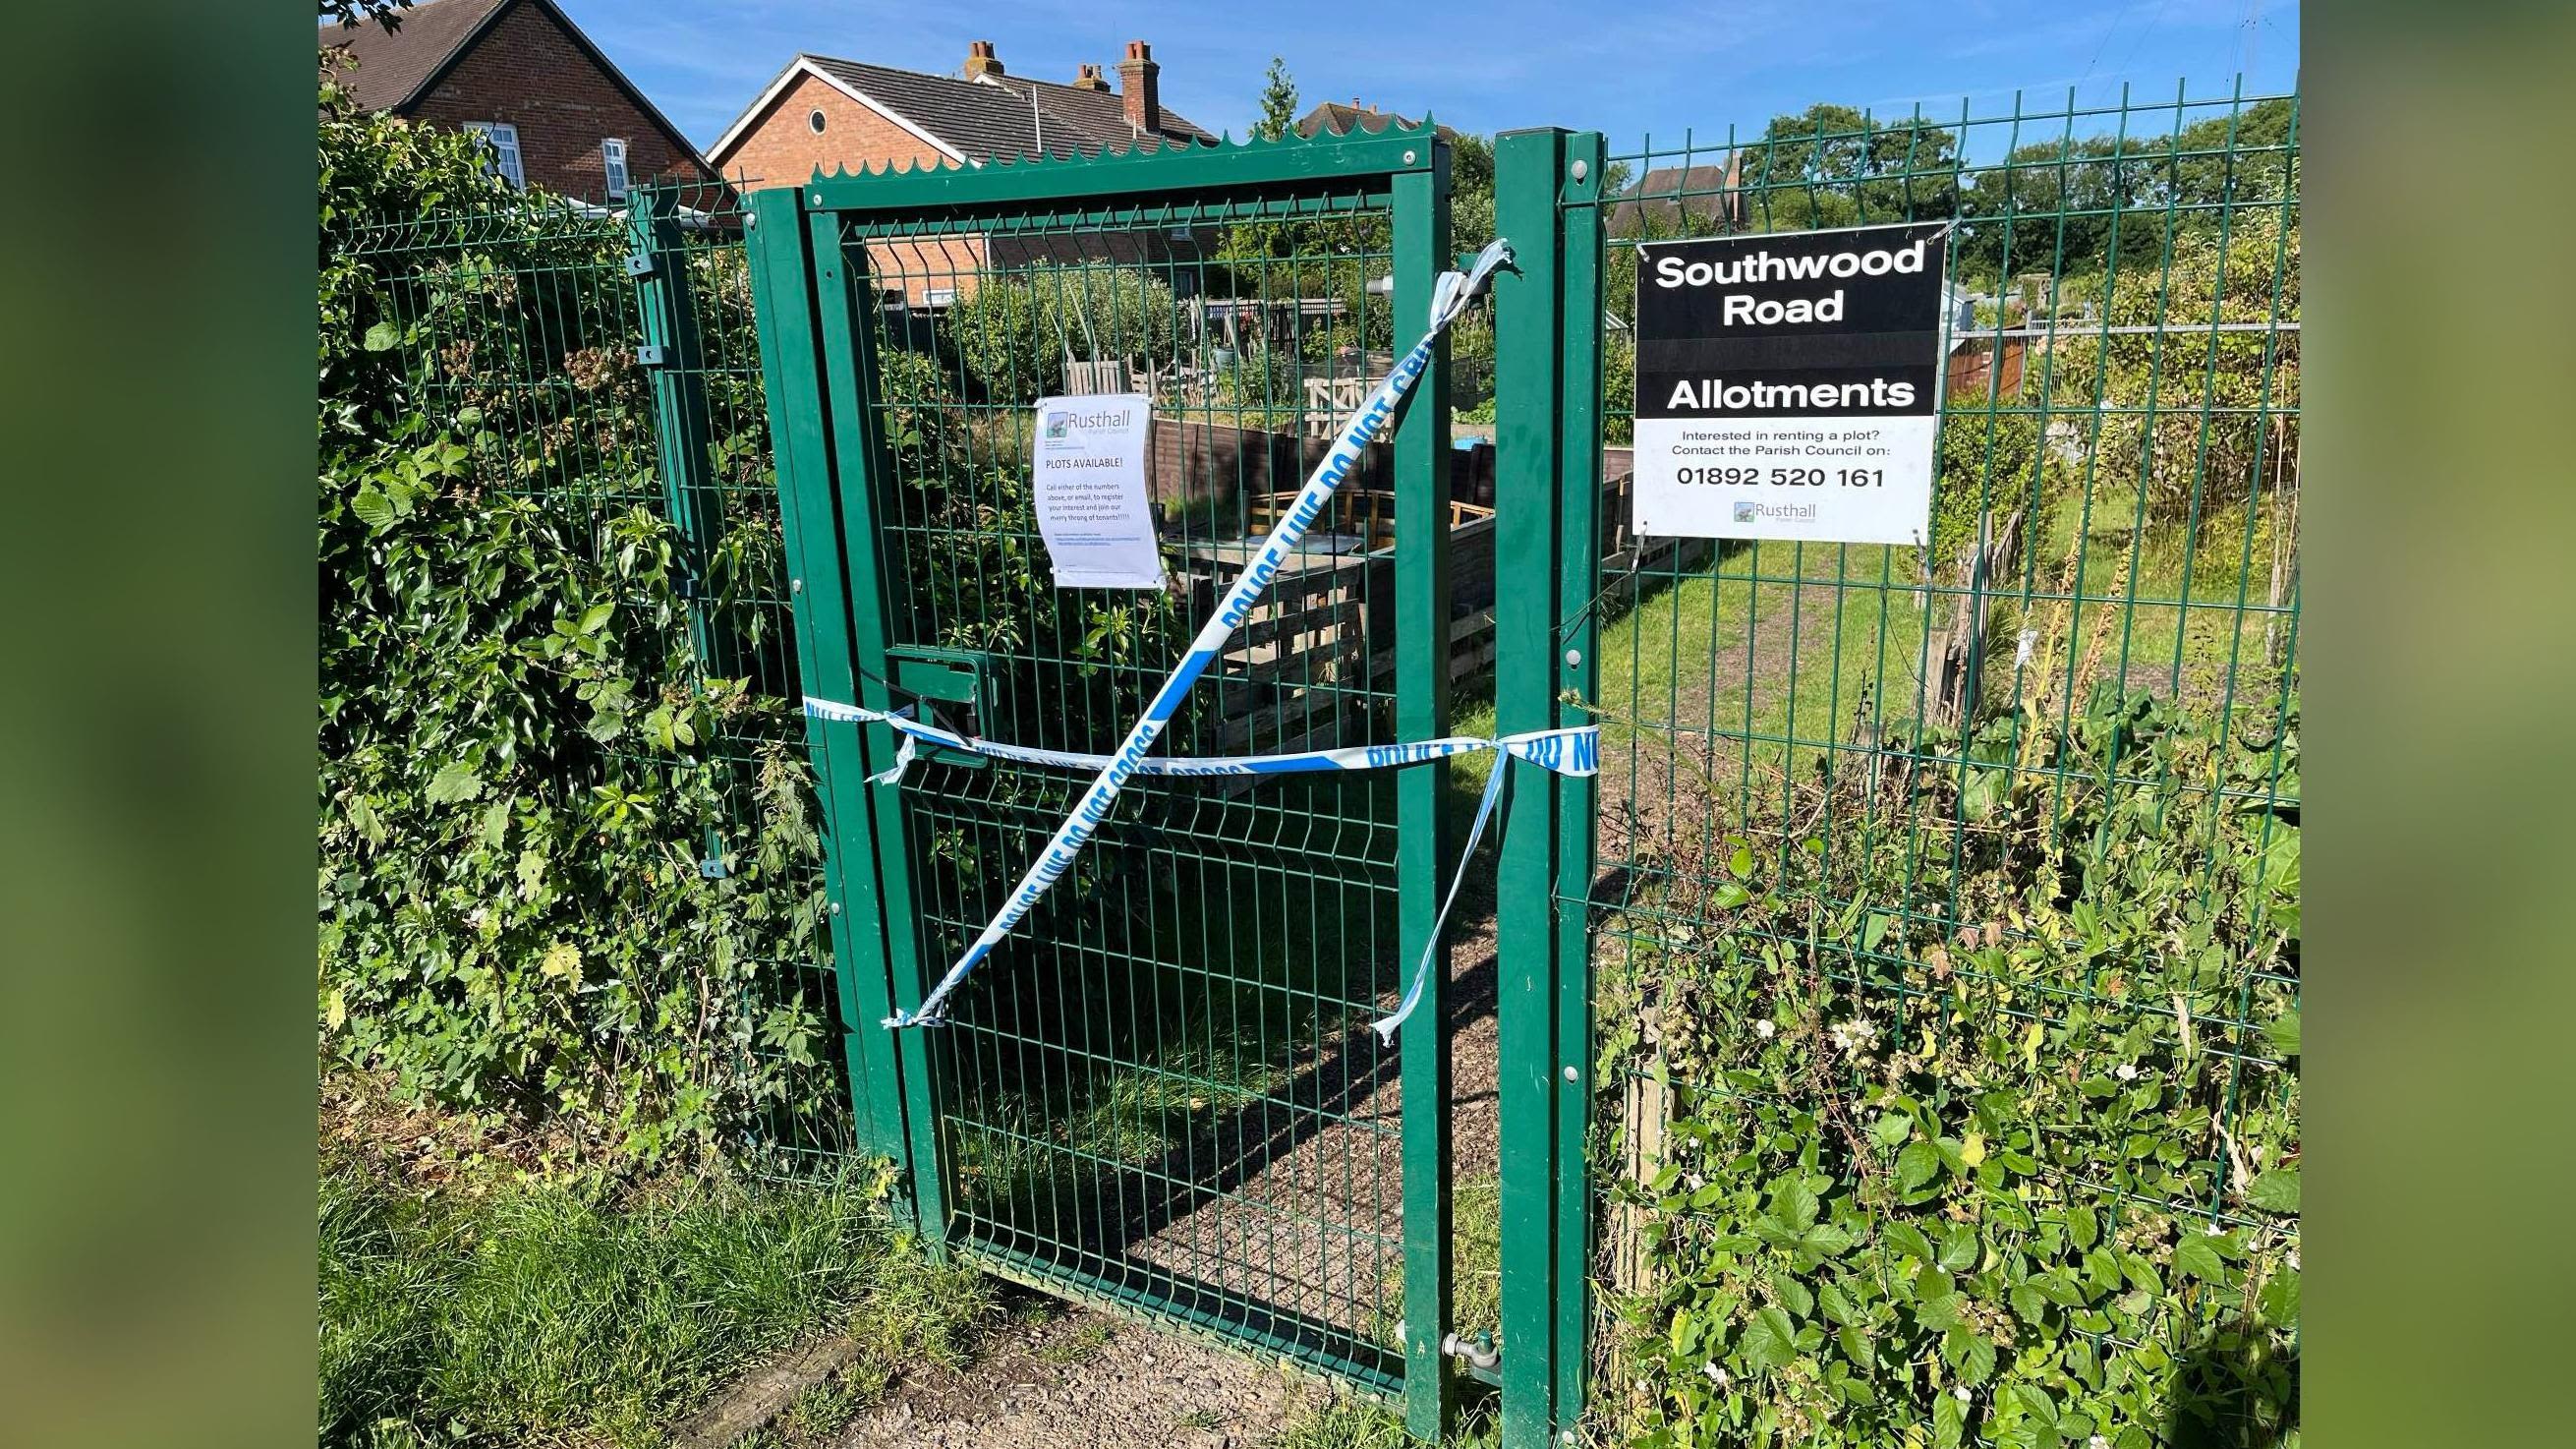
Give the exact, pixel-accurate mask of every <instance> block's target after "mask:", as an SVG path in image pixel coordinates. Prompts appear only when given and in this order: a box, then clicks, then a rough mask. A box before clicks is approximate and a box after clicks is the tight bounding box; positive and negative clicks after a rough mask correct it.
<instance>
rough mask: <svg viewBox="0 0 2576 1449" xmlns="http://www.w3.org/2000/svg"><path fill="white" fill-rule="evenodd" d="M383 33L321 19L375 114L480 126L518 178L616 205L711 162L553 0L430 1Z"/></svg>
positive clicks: (325, 44) (372, 26)
mask: <svg viewBox="0 0 2576 1449" xmlns="http://www.w3.org/2000/svg"><path fill="white" fill-rule="evenodd" d="M398 18H399V20H400V22H401V23H400V25H399V27H398V28H396V29H392V30H388V29H386V28H385V27H384V26H382V25H381V24H378V23H376V22H373V21H368V22H362V23H360V24H359V25H357V26H355V27H353V28H343V27H341V26H338V25H326V26H324V27H323V28H322V35H321V46H322V49H323V51H324V52H326V53H329V52H334V51H336V52H339V53H340V55H341V56H343V57H345V58H346V59H347V60H348V61H351V62H354V65H353V66H352V67H350V68H348V69H345V70H343V71H342V73H341V82H342V84H343V85H344V86H346V87H347V88H348V90H349V92H350V93H351V94H352V95H353V96H355V97H356V98H357V101H358V104H360V105H362V106H364V107H366V108H367V109H369V110H372V111H390V112H392V113H394V114H395V115H398V116H401V117H402V118H404V119H405V120H410V121H422V122H427V123H429V124H431V125H436V126H444V127H447V128H449V129H451V130H471V131H478V132H480V133H482V135H483V136H484V137H485V139H487V140H488V141H490V142H491V144H492V150H493V165H494V167H495V168H497V169H498V170H499V171H500V172H501V174H502V175H504V176H506V177H508V178H509V179H510V181H511V183H512V184H513V185H517V186H538V187H543V188H544V189H546V190H548V191H551V192H555V193H557V194H559V195H563V196H570V197H576V198H579V199H581V200H584V201H591V202H600V203H607V204H615V203H617V202H620V201H623V200H624V199H625V197H626V193H627V191H628V189H629V188H630V187H633V186H636V185H640V184H642V183H644V182H647V181H656V180H682V181H701V182H706V181H713V180H714V179H715V170H714V168H712V167H710V166H709V165H707V162H706V158H704V157H702V156H700V155H699V154H698V150H697V148H696V147H694V146H692V145H690V144H689V140H688V138H687V137H686V136H683V135H681V134H680V132H679V128H677V127H675V126H673V125H672V124H671V123H670V121H669V120H667V119H665V118H664V117H663V115H662V113H661V111H659V110H658V109H656V108H655V107H654V105H653V103H652V102H651V101H649V100H646V99H645V98H644V93H643V92H642V91H639V90H637V89H636V88H635V86H634V83H633V82H631V81H629V80H627V79H626V77H625V75H623V74H622V73H620V72H619V70H618V69H617V67H616V66H615V65H613V64H611V63H610V61H609V59H608V57H607V56H605V55H603V54H601V53H600V50H599V47H598V46H596V45H593V44H592V43H591V42H590V38H589V37H588V36H586V35H584V34H582V33H581V28H580V27H579V26H576V25H574V24H573V23H572V21H571V20H570V19H569V18H567V17H566V16H565V15H564V13H563V11H562V9H561V8H560V7H558V6H557V5H556V4H555V3H554V0H426V3H423V4H418V5H414V6H413V7H412V8H410V9H409V10H405V11H402V12H400V14H399V17H398Z"/></svg>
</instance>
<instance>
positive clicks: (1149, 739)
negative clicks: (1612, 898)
mask: <svg viewBox="0 0 2576 1449" xmlns="http://www.w3.org/2000/svg"><path fill="white" fill-rule="evenodd" d="M1511 255H1512V251H1511V247H1510V245H1509V244H1508V243H1506V242H1504V241H1501V240H1499V239H1498V240H1496V241H1494V242H1493V243H1492V244H1490V245H1488V246H1487V247H1486V248H1485V249H1484V250H1483V251H1481V252H1479V253H1477V255H1476V261H1475V264H1474V265H1473V266H1471V267H1469V268H1468V269H1467V270H1466V271H1465V272H1443V273H1441V274H1440V278H1439V280H1438V281H1436V282H1434V283H1433V284H1432V288H1431V315H1430V317H1429V318H1428V319H1427V320H1426V325H1425V326H1424V327H1423V330H1422V340H1421V341H1419V342H1416V343H1415V344H1413V346H1412V348H1411V349H1409V350H1408V351H1406V353H1405V354H1404V355H1403V356H1402V357H1400V358H1397V359H1396V362H1395V365H1394V366H1393V367H1391V368H1389V369H1387V374H1386V376H1385V377H1384V378H1382V379H1380V380H1379V382H1378V385H1377V386H1376V387H1375V388H1374V389H1372V390H1371V391H1370V393H1369V395H1368V397H1367V399H1366V400H1365V401H1363V402H1362V403H1361V404H1360V405H1359V408H1358V410H1357V411H1355V412H1353V413H1352V414H1351V416H1350V419H1349V421H1347V422H1345V423H1344V424H1343V425H1342V430H1341V432H1340V434H1339V435H1337V436H1336V437H1335V438H1334V439H1333V444H1332V446H1331V447H1330V448H1328V449H1326V450H1325V452H1324V457H1323V459H1322V461H1320V462H1318V463H1317V464H1316V465H1315V471H1314V472H1313V473H1311V474H1308V475H1307V478H1306V485H1305V486H1304V487H1303V488H1300V489H1299V490H1298V491H1297V499H1296V502H1295V503H1293V504H1291V505H1290V506H1289V508H1288V509H1287V511H1286V512H1285V513H1283V514H1282V515H1281V516H1280V519H1279V522H1278V523H1277V524H1276V525H1274V526H1273V527H1272V528H1271V530H1270V534H1269V536H1268V537H1266V538H1264V539H1263V540H1262V541H1261V546H1260V547H1259V548H1258V549H1255V550H1254V551H1253V554H1252V558H1251V561H1250V562H1249V563H1247V564H1245V566H1244V569H1243V572H1242V574H1240V575H1239V576H1237V577H1236V579H1235V581H1234V585H1233V587H1231V588H1229V589H1227V590H1226V593H1225V597H1224V598H1222V599H1220V600H1219V601H1218V602H1217V606H1216V612H1215V613H1214V614H1213V615H1211V616H1210V617H1209V619H1208V621H1207V623H1206V624H1205V625H1203V626H1201V628H1200V629H1199V632H1198V637H1197V638H1195V639H1193V640H1191V641H1190V647H1189V651H1188V652H1187V653H1185V654H1183V655H1182V656H1181V660H1180V662H1179V663H1178V664H1176V665H1174V666H1173V668H1172V672H1171V674H1170V675H1169V676H1168V677H1167V678H1165V679H1164V680H1163V683H1162V687H1161V688H1159V689H1157V690H1155V691H1154V697H1153V699H1152V700H1151V701H1150V702H1149V703H1147V704H1146V706H1145V711H1144V713H1143V714H1141V715H1139V716H1137V719H1136V722H1135V724H1133V725H1132V726H1130V727H1129V728H1128V730H1127V736H1126V738H1125V739H1123V740H1121V741H1120V742H1119V745H1118V748H1117V749H1116V750H1113V751H1111V752H1110V753H1109V754H1108V755H1105V756H1100V757H1097V758H1098V759H1099V760H1100V761H1101V763H1100V764H1099V765H1098V767H1097V769H1098V773H1097V774H1096V775H1095V776H1094V777H1093V779H1092V781H1091V784H1090V786H1089V788H1087V789H1085V790H1084V791H1083V792H1082V798H1081V799H1080V800H1078V801H1076V802H1075V804H1074V807H1073V809H1072V810H1071V811H1070V812H1068V813H1067V814H1066V816H1065V817H1064V823H1062V824H1061V825H1058V826H1057V827H1056V830H1055V834H1054V836H1053V837H1052V838H1050V839H1049V840H1048V841H1047V844H1046V848H1045V849H1044V850H1042V851H1040V852H1039V853H1038V858H1037V859H1036V860H1035V861H1032V862H1031V863H1030V865H1029V868H1028V871H1027V873H1026V874H1024V875H1022V876H1021V877H1020V881H1019V884H1018V885H1016V886H1013V887H1012V888H1011V891H1010V894H1008V895H1007V896H1005V897H1003V899H1002V904H1001V906H1000V908H999V909H997V910H996V911H994V913H993V918H992V919H991V920H990V921H988V922H987V923H985V926H984V929H983V930H982V931H981V932H980V933H978V934H977V936H976V937H975V939H974V941H973V942H972V943H970V944H969V945H968V946H967V947H966V950H965V952H964V953H963V954H961V955H960V956H959V957H958V958H957V964H955V965H954V966H951V967H949V968H948V974H947V975H945V976H942V977H941V978H940V979H939V984H938V985H936V986H934V987H932V988H931V990H930V993H929V994H928V995H927V996H924V997H923V998H922V999H921V1005H920V1006H919V1007H918V1008H916V1009H915V1010H912V1011H909V1012H904V1011H898V1012H896V1013H895V1014H894V1015H893V1016H890V1017H888V1018H886V1022H885V1024H886V1025H887V1026H889V1027H904V1026H920V1025H927V1024H929V1023H932V1022H937V1021H941V1020H944V1019H945V1014H946V1010H947V1005H948V998H949V996H950V995H951V994H952V993H953V992H955V991H956V990H957V988H958V986H959V985H960V984H961V983H963V982H964V981H965V979H966V977H967V975H968V973H970V972H972V971H973V970H974V969H975V968H976V966H977V965H979V964H981V963H982V961H983V960H984V958H985V957H987V956H989V955H991V954H992V953H993V948H994V947H995V946H998V945H1000V944H1001V942H1002V940H1003V939H1004V938H1005V937H1007V936H1008V935H1010V933H1011V930H1012V928H1013V927H1015V926H1017V925H1018V924H1019V923H1020V922H1021V921H1023V920H1025V919H1027V918H1028V914H1029V912H1030V910H1031V909H1033V908H1034V907H1035V906H1036V905H1037V903H1038V901H1039V900H1040V899H1041V898H1043V897H1044V896H1045V895H1046V893H1047V889H1048V887H1050V886H1052V885H1054V884H1055V883H1056V881H1058V880H1059V879H1061V878H1062V877H1063V875H1064V873H1065V872H1066V871H1067V870H1070V869H1072V867H1073V863H1074V861H1075V860H1076V859H1077V858H1079V857H1080V856H1081V854H1082V849H1083V847H1084V846H1085V845H1088V844H1089V843H1090V842H1091V837H1092V836H1093V835H1094V834H1096V833H1097V832H1098V831H1099V829H1100V826H1101V824H1102V822H1104V821H1106V820H1107V819H1108V818H1109V808H1110V806H1111V805H1112V804H1113V803H1114V802H1115V801H1116V800H1117V799H1118V792H1119V791H1121V790H1122V789H1124V788H1126V785H1127V782H1128V780H1130V779H1131V778H1133V777H1134V776H1136V775H1137V774H1139V773H1142V772H1143V771H1144V769H1145V766H1146V755H1147V753H1148V752H1149V751H1151V750H1152V749H1153V748H1154V742H1155V741H1156V740H1157V739H1159V738H1161V736H1162V733H1163V730H1164V728H1165V727H1166V726H1168V725H1169V724H1170V723H1171V721H1172V716H1173V715H1174V714H1176V713H1177V712H1178V711H1179V709H1180V706H1181V701H1182V699H1183V698H1185V697H1186V696H1187V695H1188V694H1189V692H1190V689H1191V687H1192V686H1193V685H1195V684H1197V683H1198V681H1199V676H1200V675H1202V674H1204V673H1206V672H1207V668H1208V666H1209V665H1210V664H1213V663H1215V662H1216V658H1217V655H1218V653H1219V652H1220V651H1221V650H1223V649H1224V647H1225V642H1226V640H1227V639H1228V638H1230V637H1231V636H1232V635H1233V633H1234V631H1235V630H1236V629H1237V628H1239V627H1241V626H1242V625H1243V623H1244V622H1245V621H1246V620H1247V619H1249V618H1250V617H1251V615H1252V609H1253V606H1254V604H1256V603H1257V602H1259V600H1260V598H1261V596H1262V594H1264V593H1265V592H1267V591H1268V590H1269V588H1270V583H1271V580H1272V579H1274V578H1276V577H1277V576H1278V574H1279V570H1280V569H1281V568H1282V567H1284V566H1285V565H1286V564H1287V562H1288V559H1289V555H1291V554H1292V553H1294V552H1295V551H1296V549H1297V546H1298V544H1299V543H1301V542H1302V541H1304V539H1305V537H1306V531H1307V530H1308V529H1309V528H1312V527H1313V526H1314V524H1315V521H1316V520H1317V519H1319V518H1321V517H1323V515H1324V511H1325V509H1326V508H1328V507H1330V506H1331V504H1332V501H1333V494H1334V492H1335V491H1336V490H1338V489H1339V488H1340V487H1341V485H1342V481H1343V480H1344V479H1346V478H1348V477H1349V476H1350V475H1351V473H1352V471H1353V470H1354V469H1356V468H1357V467H1358V466H1359V463H1360V458H1361V456H1362V454H1363V453H1364V452H1365V451H1366V449H1367V447H1368V445H1369V444H1370V443H1371V442H1374V441H1375V440H1376V438H1377V436H1378V434H1379V433H1380V432H1382V431H1384V430H1385V428H1386V427H1387V425H1388V424H1389V423H1390V422H1392V421H1393V420H1394V417H1395V414H1396V410H1397V409H1398V408H1399V407H1401V406H1402V405H1403V403H1404V400H1405V397H1406V395H1407V394H1409V393H1411V392H1412V390H1413V386H1414V384H1415V383H1417V382H1419V381H1421V380H1422V375H1423V374H1424V373H1426V372H1428V371H1430V370H1431V357H1432V350H1433V348H1434V346H1435V345H1436V344H1437V343H1438V342H1439V340H1440V335H1441V333H1443V332H1445V331H1447V330H1448V328H1449V324H1450V323H1452V322H1455V321H1457V320H1458V318H1459V317H1460V316H1461V315H1463V314H1464V313H1465V312H1466V310H1467V304H1468V303H1469V302H1470V301H1472V300H1473V299H1474V298H1475V296H1476V294H1477V293H1478V292H1479V291H1481V290H1483V288H1484V285H1485V281H1486V279H1487V278H1489V277H1491V276H1492V275H1493V274H1494V270H1495V269H1496V268H1498V267H1500V266H1502V265H1503V264H1504V263H1506V262H1508V261H1510V260H1511ZM1324 753H1328V752H1324ZM1082 768H1092V766H1091V765H1090V764H1089V759H1088V757H1087V758H1086V762H1085V764H1084V765H1083V766H1082ZM1315 768H1327V769H1338V768H1347V767H1344V766H1337V765H1324V766H1317V767H1315ZM1203 773H1218V772H1214V771H1209V772H1203ZM1222 773H1262V772H1261V771H1258V770H1255V771H1248V772H1243V771H1225V772H1222ZM1494 773H1495V774H1496V775H1497V776H1500V775H1506V774H1509V773H1510V772H1509V771H1507V770H1504V769H1502V768H1500V766H1499V762H1498V764H1497V768H1496V769H1495V771H1494ZM1499 789H1500V787H1499V786H1497V785H1493V784H1488V785H1487V786H1486V801H1485V808H1484V809H1482V810H1480V811H1479V812H1478V818H1477V823H1478V825H1479V826H1480V827H1481V826H1482V824H1483V820H1484V816H1485V815H1486V814H1488V813H1490V811H1491V808H1492V803H1493V800H1494V798H1495V797H1496V795H1497V793H1498V792H1499ZM1456 896H1457V890H1456V887H1455V886H1454V884H1453V886H1452V887H1451V890H1450V898H1451V899H1452V900H1454V899H1455V898H1456ZM1442 909H1443V912H1444V914H1445V912H1446V909H1447V907H1446V903H1444V904H1443V908H1442ZM1432 939H1433V941H1434V942H1435V943H1436V942H1437V941H1438V939H1439V933H1438V932H1437V931H1434V932H1433V933H1432ZM1429 956H1430V953H1426V954H1425V957H1424V960H1425V963H1426V964H1427V963H1428V961H1429ZM1421 986H1422V983H1421V980H1420V972H1419V971H1417V972H1416V979H1415V981H1414V983H1413V986H1412V989H1411V990H1409V991H1408V992H1407V993H1406V996H1405V1002H1406V1005H1405V1006H1404V1007H1403V1008H1400V1009H1399V1010H1398V1012H1397V1013H1396V1015H1395V1016H1393V1017H1391V1018H1389V1022H1394V1023H1399V1024H1400V1023H1401V1022H1402V1020H1403V1018H1404V1014H1405V1012H1406V1011H1409V1010H1410V1009H1411V1003H1412V1002H1413V1001H1414V1000H1416V999H1418V997H1419V996H1420V994H1421ZM1378 1029H1379V1031H1380V1032H1381V1034H1383V1035H1385V1036H1386V1037H1388V1038H1389V1039H1390V1040H1391V1039H1392V1038H1393V1035H1394V1028H1393V1026H1391V1025H1389V1024H1388V1022H1380V1023H1379V1024H1378Z"/></svg>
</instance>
